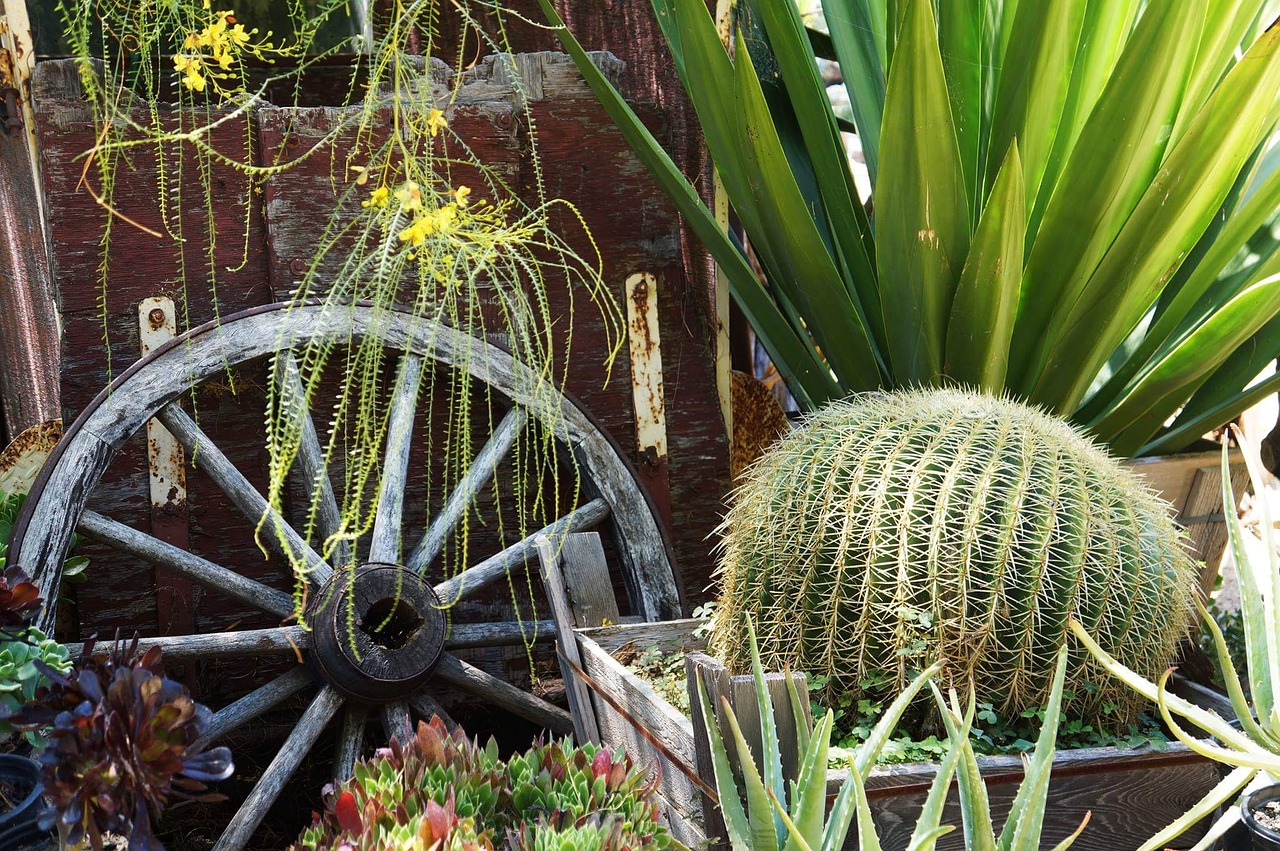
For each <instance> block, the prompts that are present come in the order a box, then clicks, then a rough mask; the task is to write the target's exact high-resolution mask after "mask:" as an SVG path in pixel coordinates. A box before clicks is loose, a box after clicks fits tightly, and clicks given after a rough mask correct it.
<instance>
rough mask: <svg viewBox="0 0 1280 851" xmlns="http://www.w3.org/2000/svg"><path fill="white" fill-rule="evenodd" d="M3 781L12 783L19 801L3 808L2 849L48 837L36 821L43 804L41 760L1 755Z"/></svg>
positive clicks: (0, 768)
mask: <svg viewBox="0 0 1280 851" xmlns="http://www.w3.org/2000/svg"><path fill="white" fill-rule="evenodd" d="M0 780H2V781H4V782H5V783H7V784H8V785H10V786H12V787H13V788H14V789H15V790H16V791H17V793H18V796H19V800H17V801H14V802H13V807H12V808H11V809H9V810H7V811H0V848H4V849H9V848H22V847H23V846H26V845H30V844H34V843H35V842H38V841H39V840H40V839H42V838H44V837H47V836H49V831H47V830H41V829H40V828H39V826H38V825H37V824H36V821H37V819H38V818H39V816H40V811H41V810H42V809H43V808H44V804H43V802H42V801H41V799H40V793H41V791H42V789H41V786H40V763H38V762H36V761H35V760H32V759H28V758H26V757H25V756H17V755H16V754H0Z"/></svg>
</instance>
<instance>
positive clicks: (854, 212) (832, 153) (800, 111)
mask: <svg viewBox="0 0 1280 851" xmlns="http://www.w3.org/2000/svg"><path fill="white" fill-rule="evenodd" d="M751 6H752V8H754V9H756V10H757V14H758V15H759V17H760V19H761V20H762V21H763V23H764V28H765V32H766V33H767V34H768V39H769V44H770V45H771V46H772V48H773V57H774V59H775V60H776V61H777V64H778V68H779V70H780V71H781V73H782V80H783V83H784V84H785V85H786V91H787V95H788V97H789V98H790V105H791V108H792V109H793V110H794V113H795V117H796V121H797V124H798V125H799V130H800V133H801V134H802V136H803V141H804V146H805V150H806V151H807V152H808V156H809V161H810V163H811V164H812V166H813V173H814V177H815V179H816V182H817V191H818V194H819V196H820V197H821V200H822V205H823V209H824V210H825V212H826V216H827V218H828V220H829V222H830V226H831V231H832V233H831V236H832V239H833V240H834V241H835V243H836V244H837V245H838V247H839V251H840V253H841V256H842V257H843V259H844V262H845V265H846V267H847V269H848V277H849V278H851V279H852V280H851V281H846V285H847V288H848V289H849V294H850V297H851V298H853V299H854V302H855V306H856V307H857V309H858V311H859V313H860V314H861V315H862V317H863V321H864V324H865V325H866V326H867V328H868V329H870V332H871V336H872V339H873V340H874V341H875V347H876V349H877V350H882V349H883V347H884V327H883V322H882V321H881V320H880V314H879V310H877V309H876V308H877V305H878V302H879V296H878V294H877V290H876V281H875V270H874V266H873V262H874V261H873V260H872V257H871V255H870V254H869V253H868V246H871V245H872V244H873V243H872V241H871V225H870V223H869V221H868V220H867V214H866V211H865V210H864V209H863V207H862V204H861V202H860V201H859V200H858V190H857V188H856V187H855V186H854V183H853V174H852V172H851V171H850V169H849V158H848V155H847V154H846V152H845V148H844V141H843V140H842V139H841V138H840V131H839V129H838V128H837V126H836V117H835V113H834V112H833V111H832V109H831V100H830V99H829V98H828V97H827V92H826V87H825V85H824V84H823V82H822V78H821V77H820V76H819V75H818V66H817V64H816V63H815V62H814V61H813V53H812V51H811V50H810V49H809V43H808V40H807V38H806V37H805V34H804V22H803V21H801V20H800V12H799V9H798V8H797V7H796V4H795V3H778V2H775V1H774V0H751ZM867 306H870V310H867V309H865V308H866V307H867Z"/></svg>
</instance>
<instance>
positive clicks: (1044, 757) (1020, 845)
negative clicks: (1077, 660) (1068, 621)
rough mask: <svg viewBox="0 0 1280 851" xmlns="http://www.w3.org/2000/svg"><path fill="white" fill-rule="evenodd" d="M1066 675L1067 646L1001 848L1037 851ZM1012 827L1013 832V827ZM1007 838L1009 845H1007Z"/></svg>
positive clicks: (1007, 823) (1010, 850)
mask: <svg viewBox="0 0 1280 851" xmlns="http://www.w3.org/2000/svg"><path fill="white" fill-rule="evenodd" d="M1066 675H1067V646H1066V645H1065V644H1064V645H1063V646H1062V649H1061V650H1059V651H1058V667H1057V669H1056V670H1055V671H1054V675H1053V689H1052V690H1051V691H1050V692H1049V702H1048V704H1047V705H1046V706H1045V710H1044V722H1043V724H1042V725H1041V727H1040V738H1039V739H1037V740H1036V749H1035V751H1034V752H1033V753H1032V756H1031V759H1030V761H1028V762H1027V765H1026V770H1025V771H1024V772H1023V779H1022V783H1021V785H1019V786H1018V794H1017V795H1016V796H1015V797H1014V799H1013V806H1012V807H1010V808H1009V818H1008V820H1007V821H1006V822H1005V825H1004V829H1003V830H1002V831H1000V838H999V840H998V846H999V847H1000V848H1001V849H1008V851H1038V849H1039V848H1040V831H1041V828H1043V826H1044V813H1045V802H1046V801H1047V800H1048V798H1049V775H1050V773H1051V772H1052V771H1053V754H1054V750H1055V749H1056V747H1057V741H1058V721H1059V720H1060V718H1061V714H1062V686H1063V681H1064V679H1065V677H1066ZM1011 827H1012V828H1013V830H1012V831H1010V828H1011ZM1006 836H1007V837H1008V842H1006V841H1005V840H1006Z"/></svg>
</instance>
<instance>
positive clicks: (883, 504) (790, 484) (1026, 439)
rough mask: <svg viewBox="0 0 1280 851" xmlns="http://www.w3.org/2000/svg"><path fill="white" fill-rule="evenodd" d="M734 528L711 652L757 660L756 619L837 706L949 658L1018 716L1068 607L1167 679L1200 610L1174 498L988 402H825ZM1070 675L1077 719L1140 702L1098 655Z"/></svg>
mask: <svg viewBox="0 0 1280 851" xmlns="http://www.w3.org/2000/svg"><path fill="white" fill-rule="evenodd" d="M724 531H725V538H724V545H723V547H724V549H723V557H722V559H721V565H720V580H721V593H720V598H719V602H718V604H717V607H716V611H715V616H714V621H713V624H712V635H711V641H710V646H711V648H712V650H713V652H715V653H717V654H718V655H719V656H720V657H721V658H722V659H724V660H725V662H726V664H728V665H730V666H731V667H733V668H735V669H738V670H742V669H744V668H745V667H746V665H747V663H748V661H749V655H748V641H747V635H746V631H745V629H744V627H743V623H744V615H747V614H749V615H750V616H751V617H752V618H754V620H755V624H756V630H757V631H758V633H759V636H760V652H761V654H762V656H763V658H764V662H765V665H766V666H767V667H769V668H771V669H774V670H780V669H781V668H782V667H783V666H786V665H789V666H791V667H792V668H793V669H795V670H803V671H806V672H808V673H810V674H814V675H818V676H820V677H824V678H826V682H827V690H828V695H824V696H823V697H829V696H830V697H834V696H840V695H847V694H853V695H856V696H864V697H870V698H875V699H881V698H885V697H891V696H892V695H895V694H897V693H898V692H900V691H901V690H902V689H903V688H904V687H905V686H906V685H907V683H909V682H910V681H911V678H912V677H913V676H914V674H915V673H916V672H918V671H920V670H923V669H924V668H926V667H928V665H930V664H931V663H933V662H934V661H937V660H939V659H945V660H947V664H948V667H949V668H950V669H951V671H952V675H953V676H954V677H956V678H957V679H958V680H959V681H965V680H969V679H972V680H973V681H974V683H975V685H976V688H977V691H978V694H979V696H980V698H981V699H982V700H983V701H984V702H988V703H990V704H992V706H993V707H994V709H995V711H996V712H997V713H999V714H1001V715H1006V714H1009V713H1016V712H1021V711H1023V710H1025V709H1028V708H1032V707H1040V706H1043V705H1045V703H1046V701H1047V700H1048V697H1049V693H1050V690H1051V688H1052V681H1053V671H1054V665H1055V663H1056V660H1057V655H1058V651H1059V649H1061V648H1062V647H1063V646H1064V645H1065V644H1066V643H1067V632H1068V625H1067V621H1068V618H1069V616H1070V615H1071V614H1072V613H1076V614H1077V615H1078V616H1079V618H1080V619H1081V621H1082V622H1083V623H1084V624H1085V626H1086V627H1087V628H1088V629H1089V630H1090V631H1091V632H1092V633H1093V634H1094V635H1096V636H1097V638H1098V641H1099V642H1100V643H1101V644H1102V645H1103V646H1104V647H1105V648H1107V650H1108V651H1109V652H1110V653H1112V654H1113V655H1114V656H1116V657H1117V658H1119V659H1121V660H1123V661H1124V662H1125V663H1126V664H1128V665H1130V666H1132V667H1133V668H1134V669H1135V670H1138V671H1140V672H1142V673H1143V674H1144V675H1146V676H1158V675H1159V674H1160V672H1162V671H1163V670H1164V669H1165V668H1166V667H1167V666H1168V665H1169V664H1170V663H1171V662H1172V661H1173V659H1174V655H1175V653H1176V649H1177V645H1178V641H1179V639H1180V638H1181V637H1182V636H1183V635H1184V634H1185V633H1186V632H1187V631H1188V628H1189V624H1190V623H1191V622H1192V615H1193V612H1194V602H1193V594H1194V592H1195V589H1196V587H1197V576H1198V566H1197V565H1196V563H1195V562H1194V561H1193V560H1192V558H1191V556H1190V554H1189V552H1188V550H1187V549H1186V547H1185V544H1184V538H1183V535H1182V534H1181V532H1180V531H1179V530H1178V529H1177V527H1176V526H1175V524H1174V522H1173V520H1172V519H1171V517H1170V514H1169V511H1168V506H1167V505H1166V504H1165V503H1163V502H1162V501H1160V500H1159V499H1157V498H1156V497H1155V496H1153V495H1151V494H1150V492H1149V491H1147V490H1146V488H1145V487H1144V486H1143V485H1142V484H1141V482H1140V480H1139V479H1138V477H1137V476H1136V475H1135V474H1133V473H1132V472H1131V471H1129V470H1127V469H1126V468H1125V467H1123V466H1122V465H1120V464H1119V463H1117V462H1116V461H1114V460H1113V459H1111V458H1109V457H1108V456H1107V454H1106V453H1105V452H1104V451H1103V450H1102V449H1100V448H1099V447H1098V446H1096V445H1095V444H1094V443H1092V442H1091V441H1090V440H1089V439H1088V438H1087V437H1085V436H1084V435H1082V434H1081V433H1079V432H1078V431H1076V430H1075V429H1074V428H1073V427H1072V426H1070V425H1069V424H1067V423H1066V422H1064V421H1062V420H1059V419H1057V418H1055V417H1051V416H1049V415H1047V414H1044V413H1042V412H1041V411H1039V410H1036V409H1034V408H1031V407H1028V406H1025V405H1022V404H1019V403H1016V402H1013V401H1008V400H1003V399H997V398H995V397H992V396H989V395H986V394H983V393H976V392H968V391H961V390H919V391H902V392H895V393H884V394H865V395H860V396H856V397H853V398H851V399H849V400H847V401H843V402H837V403H833V404H831V405H829V406H827V407H826V408H824V409H822V410H821V411H819V412H817V413H815V414H813V415H812V416H811V417H810V418H809V419H808V420H807V421H806V422H805V423H804V425H803V426H802V427H801V428H799V429H798V430H796V431H795V432H794V433H793V434H791V435H789V436H788V437H787V438H785V439H784V440H782V441H780V442H779V443H778V444H777V445H776V446H775V447H774V448H773V449H772V450H771V451H770V452H769V453H768V454H767V455H766V456H765V457H764V458H763V459H761V461H760V462H759V463H758V464H757V465H756V466H755V467H754V468H753V469H752V470H750V471H749V473H748V474H747V475H746V477H745V481H744V483H743V484H742V486H741V487H740V488H739V490H738V491H737V492H736V494H735V495H734V498H733V503H732V506H731V508H730V511H729V513H728V516H727V519H726V521H725V526H724ZM1068 676H1069V680H1068V682H1069V683H1071V691H1072V693H1073V694H1072V701H1073V705H1072V710H1073V712H1074V714H1075V717H1077V718H1082V719H1085V720H1086V721H1088V722H1094V721H1096V722H1097V724H1098V725H1100V727H1099V729H1101V728H1102V727H1106V728H1108V729H1110V728H1112V727H1114V726H1115V725H1125V724H1128V723H1130V722H1131V721H1132V720H1133V718H1135V717H1136V715H1137V712H1138V709H1139V707H1140V706H1141V704H1142V701H1141V699H1140V698H1138V697H1137V696H1136V695H1134V694H1133V692H1131V691H1130V690H1128V689H1126V688H1125V687H1124V686H1123V685H1122V684H1121V683H1119V682H1117V681H1115V680H1114V679H1112V678H1110V677H1107V676H1106V675H1105V673H1104V672H1103V671H1102V670H1101V667H1100V665H1099V663H1098V662H1096V661H1095V660H1093V659H1091V657H1089V655H1088V654H1086V653H1082V652H1079V651H1077V652H1076V654H1075V655H1074V657H1073V659H1072V664H1071V665H1070V669H1069V674H1068ZM1083 683H1095V684H1098V687H1097V688H1089V689H1086V688H1083V687H1081V685H1082V684H1083ZM823 702H824V703H825V704H826V705H834V703H832V702H831V701H828V700H825V699H824V700H823ZM1106 707H1110V711H1107V710H1106Z"/></svg>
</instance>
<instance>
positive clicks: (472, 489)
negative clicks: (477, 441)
mask: <svg viewBox="0 0 1280 851" xmlns="http://www.w3.org/2000/svg"><path fill="white" fill-rule="evenodd" d="M528 421H529V417H528V415H527V414H526V413H525V412H524V409H523V408H520V407H513V408H511V410H509V411H507V413H506V415H505V416H503V418H502V421H501V422H499V423H498V427H497V428H496V429H494V432H493V434H492V435H491V436H490V437H489V439H488V440H487V441H485V444H484V446H483V447H481V449H480V452H479V453H478V454H477V455H476V457H475V460H474V461H472V463H471V467H470V469H468V470H467V474H466V476H464V477H463V479H462V481H461V482H459V483H458V485H457V487H455V488H454V489H453V492H452V493H451V494H449V498H448V499H447V500H445V504H444V508H442V509H440V513H439V514H437V515H436V516H435V517H433V518H431V525H429V526H428V527H427V531H426V532H425V533H423V536H422V540H421V541H419V542H418V545H417V546H416V547H414V549H413V552H412V553H411V554H410V556H409V559H408V561H406V562H405V565H406V566H407V567H408V568H409V569H410V570H415V571H418V572H419V573H421V572H423V571H425V570H426V569H427V567H428V566H430V564H431V563H432V562H433V561H435V560H436V558H437V557H438V556H439V555H440V553H441V551H442V550H443V549H444V544H445V540H446V539H448V537H449V535H450V534H451V533H452V532H453V530H454V529H455V528H456V527H457V525H458V521H459V520H461V519H462V515H463V514H464V513H465V512H466V510H467V509H468V508H469V507H470V506H471V503H472V500H474V499H475V498H476V495H477V494H478V493H480V491H481V489H482V488H484V487H485V486H486V485H488V484H489V483H490V482H491V481H492V479H493V474H494V471H495V470H496V469H497V468H498V464H499V463H501V462H502V459H504V458H506V457H507V453H508V452H510V451H511V447H512V445H513V444H514V443H515V441H516V437H518V436H519V434H520V432H521V430H523V429H524V427H525V425H526V424H527V423H528Z"/></svg>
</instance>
